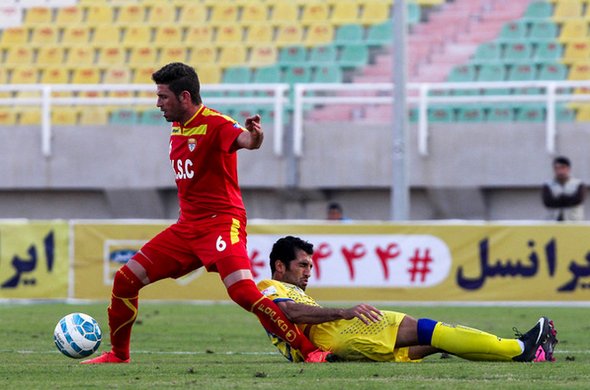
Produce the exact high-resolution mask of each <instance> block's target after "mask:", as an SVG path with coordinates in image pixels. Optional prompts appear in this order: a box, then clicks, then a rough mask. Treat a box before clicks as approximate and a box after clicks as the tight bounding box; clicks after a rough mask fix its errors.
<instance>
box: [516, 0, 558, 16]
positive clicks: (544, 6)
mask: <svg viewBox="0 0 590 390" xmlns="http://www.w3.org/2000/svg"><path fill="white" fill-rule="evenodd" d="M552 15H553V5H551V3H550V2H548V1H545V0H535V1H533V2H532V3H530V4H529V5H528V7H527V9H526V11H525V12H524V15H523V19H525V20H538V19H549V18H551V16H552Z"/></svg>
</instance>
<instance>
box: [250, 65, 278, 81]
mask: <svg viewBox="0 0 590 390" xmlns="http://www.w3.org/2000/svg"><path fill="white" fill-rule="evenodd" d="M254 82H255V83H260V84H265V83H267V84H273V83H280V82H281V68H280V66H279V65H272V66H263V67H260V68H256V69H255V70H254Z"/></svg>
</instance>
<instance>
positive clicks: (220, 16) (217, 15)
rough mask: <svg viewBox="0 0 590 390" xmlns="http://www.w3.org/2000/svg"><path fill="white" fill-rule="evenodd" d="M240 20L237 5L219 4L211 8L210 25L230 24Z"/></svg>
mask: <svg viewBox="0 0 590 390" xmlns="http://www.w3.org/2000/svg"><path fill="white" fill-rule="evenodd" d="M237 20H238V6H237V4H232V3H227V2H219V3H216V4H213V6H212V8H211V16H210V17H209V22H210V23H230V22H235V21H237Z"/></svg>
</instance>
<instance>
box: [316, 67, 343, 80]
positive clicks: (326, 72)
mask: <svg viewBox="0 0 590 390" xmlns="http://www.w3.org/2000/svg"><path fill="white" fill-rule="evenodd" d="M342 80H343V76H342V70H341V69H340V67H339V66H338V64H331V65H321V66H318V67H316V68H315V70H314V72H313V75H312V77H311V82H312V83H342Z"/></svg>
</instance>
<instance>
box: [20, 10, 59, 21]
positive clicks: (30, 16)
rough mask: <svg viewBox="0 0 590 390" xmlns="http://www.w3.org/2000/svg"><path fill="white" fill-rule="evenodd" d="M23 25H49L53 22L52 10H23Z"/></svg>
mask: <svg viewBox="0 0 590 390" xmlns="http://www.w3.org/2000/svg"><path fill="white" fill-rule="evenodd" d="M24 11H25V14H24V23H25V24H26V25H32V24H49V23H52V22H53V9H52V8H49V7H31V8H25V10H24Z"/></svg>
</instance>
